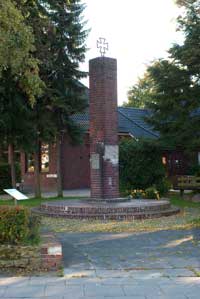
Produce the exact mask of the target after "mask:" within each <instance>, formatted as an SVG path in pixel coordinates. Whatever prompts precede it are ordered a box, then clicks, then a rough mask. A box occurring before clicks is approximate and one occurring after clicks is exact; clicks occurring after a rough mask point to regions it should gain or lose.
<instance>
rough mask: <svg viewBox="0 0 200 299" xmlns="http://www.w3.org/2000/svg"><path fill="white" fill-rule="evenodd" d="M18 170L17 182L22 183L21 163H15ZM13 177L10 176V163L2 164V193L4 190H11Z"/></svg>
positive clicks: (0, 175) (0, 168)
mask: <svg viewBox="0 0 200 299" xmlns="http://www.w3.org/2000/svg"><path fill="white" fill-rule="evenodd" d="M15 169H16V181H17V182H21V172H20V165H19V163H15ZM11 186H12V183H11V175H10V165H9V164H8V163H0V193H2V190H3V189H6V188H10V187H11Z"/></svg>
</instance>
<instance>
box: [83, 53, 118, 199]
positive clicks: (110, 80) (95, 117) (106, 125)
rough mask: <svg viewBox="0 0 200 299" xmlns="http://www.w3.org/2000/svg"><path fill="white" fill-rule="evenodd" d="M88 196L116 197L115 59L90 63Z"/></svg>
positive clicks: (116, 116) (102, 59)
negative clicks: (89, 169) (89, 185)
mask: <svg viewBox="0 0 200 299" xmlns="http://www.w3.org/2000/svg"><path fill="white" fill-rule="evenodd" d="M89 75H90V161H91V162H90V168H91V197H92V199H95V198H96V199H100V198H104V199H106V198H108V199H109V198H118V197H119V171H118V115H117V61H116V59H113V58H107V57H98V58H95V59H92V60H90V62H89Z"/></svg>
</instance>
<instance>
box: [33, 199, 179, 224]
mask: <svg viewBox="0 0 200 299" xmlns="http://www.w3.org/2000/svg"><path fill="white" fill-rule="evenodd" d="M33 211H34V212H36V213H38V214H41V215H47V216H51V217H64V218H68V219H94V220H96V219H100V220H133V219H145V218H158V217H162V216H170V215H173V214H176V213H178V212H179V209H177V208H173V207H171V206H170V203H169V201H167V200H160V201H157V200H131V201H129V202H113V203H111V202H109V203H108V202H94V201H91V200H84V201H83V200H82V201H81V200H65V201H55V202H46V203H43V204H41V206H40V208H37V209H33Z"/></svg>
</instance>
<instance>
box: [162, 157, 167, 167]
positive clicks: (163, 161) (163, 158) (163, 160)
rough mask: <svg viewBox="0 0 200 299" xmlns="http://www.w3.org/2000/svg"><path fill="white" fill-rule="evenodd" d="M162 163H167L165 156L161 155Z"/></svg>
mask: <svg viewBox="0 0 200 299" xmlns="http://www.w3.org/2000/svg"><path fill="white" fill-rule="evenodd" d="M162 164H163V165H166V164H167V159H166V157H162Z"/></svg>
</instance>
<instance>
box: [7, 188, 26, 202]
mask: <svg viewBox="0 0 200 299" xmlns="http://www.w3.org/2000/svg"><path fill="white" fill-rule="evenodd" d="M3 190H4V191H5V192H6V193H8V194H9V195H10V196H12V197H13V198H14V199H15V205H17V201H18V200H25V199H28V197H27V196H26V195H24V194H23V193H21V192H19V191H18V190H17V189H3Z"/></svg>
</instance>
